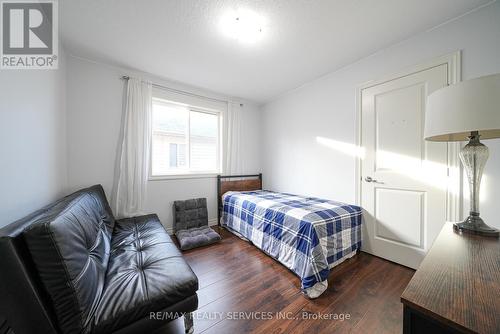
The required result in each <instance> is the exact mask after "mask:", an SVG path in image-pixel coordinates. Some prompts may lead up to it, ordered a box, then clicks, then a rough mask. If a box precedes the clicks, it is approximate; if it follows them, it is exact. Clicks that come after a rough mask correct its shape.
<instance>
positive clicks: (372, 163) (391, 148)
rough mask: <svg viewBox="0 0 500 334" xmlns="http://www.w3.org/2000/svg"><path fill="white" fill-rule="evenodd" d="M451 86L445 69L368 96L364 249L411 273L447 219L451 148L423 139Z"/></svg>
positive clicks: (364, 100) (364, 107)
mask: <svg viewBox="0 0 500 334" xmlns="http://www.w3.org/2000/svg"><path fill="white" fill-rule="evenodd" d="M446 85H448V64H441V65H438V66H434V67H431V68H428V69H425V70H421V71H418V72H415V73H412V74H409V75H406V76H402V77H399V78H396V79H393V80H390V81H386V82H383V83H381V84H378V85H375V86H371V87H368V88H364V89H362V90H361V145H362V147H363V148H364V149H365V156H364V158H363V159H362V160H361V188H360V189H361V196H360V198H361V206H362V207H363V209H364V210H365V212H364V218H365V228H364V230H363V232H364V235H363V248H364V250H365V251H366V252H368V253H372V254H374V255H377V256H380V257H383V258H386V259H388V260H391V261H394V262H397V263H400V264H403V265H405V266H408V267H411V268H417V267H418V266H419V265H420V262H421V261H422V259H423V257H424V255H425V254H426V252H427V250H428V249H429V247H430V246H431V245H432V242H433V241H434V239H435V237H436V236H437V234H438V232H439V231H440V230H441V228H442V226H443V224H444V222H445V219H446V196H447V195H446V194H447V186H448V184H447V183H448V178H447V173H448V166H447V146H446V143H433V142H427V141H424V139H423V133H424V117H425V102H426V97H427V95H429V94H430V93H432V92H434V91H435V90H437V89H439V88H441V87H443V86H446Z"/></svg>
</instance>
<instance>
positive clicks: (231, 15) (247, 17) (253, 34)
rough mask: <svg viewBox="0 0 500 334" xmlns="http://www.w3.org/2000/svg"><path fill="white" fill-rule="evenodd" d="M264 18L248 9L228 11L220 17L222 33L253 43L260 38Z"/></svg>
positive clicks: (242, 41)
mask: <svg viewBox="0 0 500 334" xmlns="http://www.w3.org/2000/svg"><path fill="white" fill-rule="evenodd" d="M264 21H265V20H264V18H263V17H262V16H261V15H258V14H257V13H255V12H254V11H251V10H249V9H241V8H240V9H238V10H232V11H228V12H227V13H226V14H225V15H224V16H223V17H222V19H221V22H220V28H221V31H222V32H223V33H224V35H226V36H228V37H230V38H233V39H236V40H238V41H239V42H241V43H255V42H257V41H259V40H260V39H262V37H263V30H264Z"/></svg>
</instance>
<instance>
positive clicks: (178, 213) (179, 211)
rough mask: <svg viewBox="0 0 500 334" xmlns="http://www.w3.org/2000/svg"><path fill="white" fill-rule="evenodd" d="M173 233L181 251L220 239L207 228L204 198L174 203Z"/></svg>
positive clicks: (205, 200) (205, 201)
mask: <svg viewBox="0 0 500 334" xmlns="http://www.w3.org/2000/svg"><path fill="white" fill-rule="evenodd" d="M174 232H175V236H176V237H177V239H178V240H179V244H180V247H181V249H182V250H188V249H192V248H196V247H201V246H205V245H209V244H212V243H214V242H217V241H219V240H220V239H221V237H220V235H219V234H218V233H217V232H215V231H214V230H212V229H211V228H210V227H209V226H208V212H207V199H206V198H196V199H188V200H185V201H175V202H174Z"/></svg>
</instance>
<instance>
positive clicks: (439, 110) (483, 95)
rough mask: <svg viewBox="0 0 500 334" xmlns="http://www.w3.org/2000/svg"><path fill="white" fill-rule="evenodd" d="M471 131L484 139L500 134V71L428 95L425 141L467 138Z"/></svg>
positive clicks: (499, 135)
mask: <svg viewBox="0 0 500 334" xmlns="http://www.w3.org/2000/svg"><path fill="white" fill-rule="evenodd" d="M471 131H478V132H479V134H480V136H481V137H480V139H491V138H499V137H500V74H493V75H488V76H484V77H480V78H477V79H472V80H467V81H463V82H460V83H458V84H456V85H451V86H447V87H445V88H442V89H440V90H437V91H436V92H434V93H432V94H431V95H429V97H428V98H427V109H426V113H425V131H424V138H425V140H430V141H464V140H467V137H468V136H470V133H471Z"/></svg>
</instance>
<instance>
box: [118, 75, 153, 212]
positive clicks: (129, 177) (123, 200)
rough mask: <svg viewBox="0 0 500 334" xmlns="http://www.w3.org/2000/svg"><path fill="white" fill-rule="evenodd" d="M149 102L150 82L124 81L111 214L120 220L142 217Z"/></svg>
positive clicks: (149, 142) (146, 160)
mask: <svg viewBox="0 0 500 334" xmlns="http://www.w3.org/2000/svg"><path fill="white" fill-rule="evenodd" d="M151 99H152V85H151V83H150V82H145V81H143V80H141V79H136V78H130V79H129V80H128V82H127V96H126V98H125V115H124V117H123V131H122V135H123V137H122V142H121V149H119V152H118V161H117V164H118V166H117V175H116V176H115V178H116V181H115V185H116V186H115V194H114V196H113V199H114V203H113V211H114V213H115V215H117V217H120V218H121V217H132V216H137V215H140V214H143V208H144V202H145V199H146V187H147V182H148V173H149V154H150V145H151Z"/></svg>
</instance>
